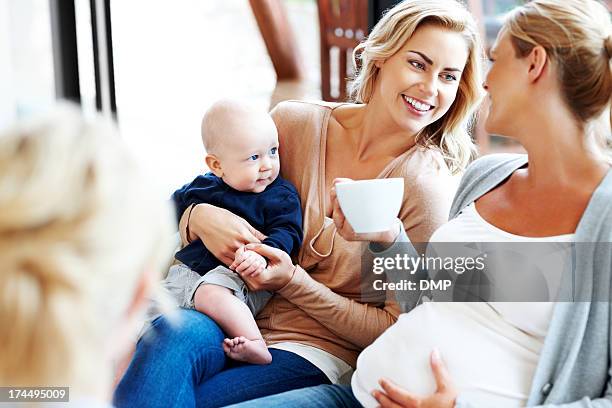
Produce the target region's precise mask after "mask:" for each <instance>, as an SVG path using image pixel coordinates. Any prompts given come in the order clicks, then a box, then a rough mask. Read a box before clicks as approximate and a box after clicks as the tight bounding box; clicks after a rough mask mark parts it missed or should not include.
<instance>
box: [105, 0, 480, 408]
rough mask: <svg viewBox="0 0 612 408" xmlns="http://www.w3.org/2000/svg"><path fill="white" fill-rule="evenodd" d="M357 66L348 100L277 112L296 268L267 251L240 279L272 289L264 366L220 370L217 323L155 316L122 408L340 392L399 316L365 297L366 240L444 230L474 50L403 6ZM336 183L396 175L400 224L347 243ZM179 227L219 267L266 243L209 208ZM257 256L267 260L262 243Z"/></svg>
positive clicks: (466, 149)
mask: <svg viewBox="0 0 612 408" xmlns="http://www.w3.org/2000/svg"><path fill="white" fill-rule="evenodd" d="M356 57H357V60H358V62H359V66H360V67H361V70H360V71H359V74H358V75H357V77H356V80H355V82H354V83H353V95H354V97H355V100H356V103H346V104H330V103H324V102H316V103H312V102H295V101H294V102H285V103H282V104H280V105H278V106H277V107H276V108H275V109H274V110H273V112H272V117H273V119H274V121H275V123H276V126H277V128H278V131H279V141H280V147H279V149H280V157H281V158H282V159H281V175H282V176H283V177H284V178H286V179H287V180H288V181H290V182H291V183H292V184H293V185H295V186H296V188H297V190H298V193H299V195H300V199H301V202H302V208H303V214H304V245H303V246H302V248H301V250H300V253H299V256H298V257H297V265H294V264H293V263H290V267H288V268H279V267H278V265H275V262H276V261H275V259H276V258H275V256H274V255H271V256H270V257H269V260H270V263H269V266H270V268H269V269H268V270H266V272H265V273H262V274H261V275H260V276H259V277H258V278H249V277H244V278H245V281H246V282H247V283H248V284H249V285H250V286H251V287H253V288H255V289H267V290H271V291H275V292H276V295H275V296H274V297H273V299H272V300H271V301H270V303H269V304H268V305H267V306H266V308H265V309H264V310H263V311H262V312H261V313H260V314H259V315H258V317H257V323H258V326H259V327H260V329H261V332H262V334H263V336H264V339H265V340H266V342H267V343H268V345H269V346H270V351H271V353H272V357H273V358H272V363H271V364H270V365H267V366H254V365H248V364H234V363H231V362H228V361H226V358H225V356H224V354H223V350H222V348H221V342H222V341H223V338H224V334H223V333H222V332H221V330H220V329H219V327H218V326H217V325H216V324H215V323H214V322H213V321H212V320H210V319H209V318H207V317H206V316H204V315H201V314H196V313H190V312H189V311H183V312H182V315H183V318H184V320H185V321H186V322H188V325H187V326H186V327H182V328H181V329H179V330H173V329H172V328H171V327H169V326H168V324H167V323H166V321H165V319H164V318H160V319H158V320H157V321H155V322H153V325H154V326H155V328H156V329H157V333H158V336H157V337H156V339H155V340H154V341H153V342H151V343H144V342H141V344H140V345H139V347H138V348H137V351H136V354H135V357H134V359H133V361H132V364H131V366H130V367H129V369H128V371H127V373H126V375H125V377H124V378H123V380H122V382H121V383H120V385H119V387H118V389H117V392H116V394H115V396H116V398H115V401H116V404H117V405H118V406H126V407H139V406H142V407H157V406H159V407H161V406H183V407H187V406H196V405H197V406H199V407H213V406H223V405H227V404H230V403H235V402H239V401H244V400H248V399H252V398H256V397H260V396H264V395H269V394H275V393H278V392H282V391H286V390H290V389H294V388H301V387H305V386H309V385H317V384H329V383H337V382H338V381H340V380H341V378H342V377H344V378H345V379H346V378H348V377H349V376H350V374H351V372H352V368H353V367H354V366H355V362H356V359H357V355H358V354H359V352H360V351H361V350H362V349H363V348H364V347H366V346H368V345H369V344H370V343H371V342H372V341H374V339H376V338H377V337H378V336H379V335H380V334H381V333H383V332H384V331H385V330H386V329H387V328H388V327H389V326H391V325H392V324H393V323H394V322H395V321H396V319H397V316H398V315H399V313H400V309H399V307H398V305H397V304H396V303H395V302H394V301H387V302H378V303H375V302H371V303H365V302H362V299H361V288H360V265H361V254H362V251H363V246H362V242H364V241H365V242H371V243H372V244H374V245H375V246H376V244H379V245H378V246H380V245H383V246H384V244H390V243H392V242H394V241H396V240H405V239H407V238H406V234H408V236H409V237H410V238H411V239H413V240H415V241H420V242H423V241H427V240H428V239H429V236H430V235H431V233H432V232H433V231H434V230H435V229H436V228H437V227H438V226H439V225H440V224H441V223H443V222H444V221H445V219H446V216H447V213H448V210H449V208H450V203H451V197H452V194H453V192H454V190H455V188H456V179H455V178H454V177H453V175H454V174H458V173H461V172H462V170H463V169H464V168H465V166H466V165H467V163H468V161H469V159H470V157H471V155H472V153H473V151H474V146H473V144H472V141H471V139H470V136H469V134H468V133H467V128H468V125H469V121H470V118H471V114H472V112H473V110H474V108H475V105H476V103H477V101H478V99H479V88H480V77H479V72H480V71H479V64H480V59H481V54H480V45H479V42H478V39H477V29H476V25H475V23H474V21H473V19H472V17H471V15H470V14H469V13H468V12H467V11H466V9H465V8H464V7H463V6H462V5H461V4H460V3H459V2H455V1H438V0H435V1H434V0H407V1H404V2H402V3H400V4H399V5H397V6H396V7H394V8H392V9H391V10H390V11H389V12H388V13H387V14H386V15H385V17H384V18H383V19H382V20H381V21H380V22H379V23H378V25H377V26H376V27H375V28H374V29H373V31H372V33H371V34H370V36H369V38H368V39H367V40H366V41H365V42H364V43H363V44H362V45H361V46H360V47H358V49H357V50H356ZM340 177H348V178H353V179H372V178H386V177H403V178H404V180H405V199H404V202H403V205H402V209H401V211H400V215H399V218H400V219H401V226H400V223H397V224H396V225H395V226H394V227H393V228H392V230H390V231H386V232H383V233H377V234H367V235H359V234H355V233H354V232H353V231H352V230H351V229H350V226H349V225H348V224H343V223H342V222H341V214H340V212H339V208H338V205H337V203H336V202H335V200H334V199H333V198H332V196H331V195H330V191H331V188H332V186H333V183H334V180H335V179H337V178H340ZM180 225H181V228H180V230H181V233H182V234H183V239H185V241H187V239H186V237H185V234H186V231H189V232H190V233H191V236H190V237H189V240H188V241H192V240H194V239H201V240H202V241H203V243H204V244H205V246H206V247H207V248H208V249H209V250H210V251H211V252H212V253H213V254H214V255H215V256H216V257H217V258H218V259H220V260H221V261H223V262H225V263H226V264H227V265H230V264H231V263H232V262H233V260H234V253H235V251H236V250H237V249H238V248H239V247H240V246H242V245H243V244H248V243H257V242H259V239H258V238H262V235H261V234H260V232H258V231H255V230H254V228H253V227H252V226H250V225H248V223H246V222H245V221H244V220H243V219H242V218H240V217H237V216H235V215H233V214H231V213H229V212H227V211H225V210H223V209H221V208H216V207H214V206H211V205H206V204H205V205H197V206H196V207H195V208H194V209H193V212H192V213H191V217H189V216H188V214H184V215H183V217H182V220H181V224H180ZM187 226H188V228H187ZM258 250H259V251H262V254H263V255H264V256H267V255H269V253H268V252H266V251H268V249H267V247H265V246H263V247H258ZM306 271H308V272H306Z"/></svg>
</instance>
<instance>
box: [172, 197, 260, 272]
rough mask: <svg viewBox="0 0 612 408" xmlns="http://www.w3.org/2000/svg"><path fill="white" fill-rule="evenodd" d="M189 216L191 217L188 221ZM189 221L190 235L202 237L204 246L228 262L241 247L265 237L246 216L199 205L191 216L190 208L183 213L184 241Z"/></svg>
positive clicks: (182, 228) (206, 205)
mask: <svg viewBox="0 0 612 408" xmlns="http://www.w3.org/2000/svg"><path fill="white" fill-rule="evenodd" d="M187 218H189V220H187ZM187 222H189V232H190V234H189V235H190V237H189V238H188V239H187V240H188V241H193V240H194V239H196V238H199V239H200V240H202V243H203V244H204V246H205V247H206V248H207V249H208V250H209V251H210V252H211V253H212V254H213V255H214V256H215V257H216V258H217V259H219V260H220V261H221V262H223V263H224V264H225V265H231V264H232V263H233V262H234V254H235V253H236V251H237V250H238V248H240V247H242V246H243V245H246V244H250V243H260V242H261V241H262V240H263V239H265V238H266V236H265V235H264V234H262V233H261V232H259V231H257V230H256V229H255V228H253V227H252V226H251V224H249V223H248V222H247V221H246V220H245V219H244V218H242V217H239V216H237V215H235V214H233V213H232V212H231V211H228V210H226V209H224V208H219V207H215V206H214V205H210V204H197V205H196V206H195V207H194V208H193V210H192V212H191V217H189V208H188V209H187V210H186V211H185V213H183V216H182V217H181V223H180V231H181V233H182V235H181V238H182V239H183V240H185V238H186V237H184V236H183V235H184V231H186V230H187V228H186V226H187Z"/></svg>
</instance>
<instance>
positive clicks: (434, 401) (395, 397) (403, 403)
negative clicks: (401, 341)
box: [372, 350, 457, 408]
mask: <svg viewBox="0 0 612 408" xmlns="http://www.w3.org/2000/svg"><path fill="white" fill-rule="evenodd" d="M430 363H431V371H432V372H433V375H434V378H435V380H436V391H435V392H434V393H433V394H430V395H426V396H421V395H416V394H414V393H410V392H408V391H407V390H405V389H403V388H402V387H400V386H398V385H397V384H395V383H394V382H393V381H391V380H389V379H387V378H381V380H380V381H379V384H380V386H381V387H382V389H383V390H382V391H379V390H375V391H374V392H372V396H373V397H374V398H375V399H376V401H378V403H379V404H380V406H381V407H382V408H397V407H401V408H452V407H454V406H455V399H456V398H457V390H456V388H455V386H454V384H453V382H452V380H451V378H450V375H449V373H448V370H447V368H446V365H445V364H444V362H443V361H442V358H441V357H440V353H439V352H438V350H434V351H433V352H432V353H431V358H430Z"/></svg>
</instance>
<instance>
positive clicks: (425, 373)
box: [352, 303, 543, 408]
mask: <svg viewBox="0 0 612 408" xmlns="http://www.w3.org/2000/svg"><path fill="white" fill-rule="evenodd" d="M542 344H543V338H541V337H536V336H533V335H530V334H527V333H525V332H523V331H521V330H519V329H517V328H516V327H515V326H513V325H512V324H510V323H508V322H506V321H505V320H504V319H503V318H501V317H500V315H499V314H498V313H497V312H496V311H495V310H494V309H492V308H491V307H490V306H489V305H488V304H486V303H424V304H422V305H420V306H418V307H417V308H415V309H414V310H413V311H412V312H410V313H405V314H402V315H401V316H400V318H399V320H398V321H397V323H396V324H394V325H393V326H391V327H390V328H389V329H388V330H387V331H386V332H384V333H383V334H382V336H380V337H379V338H378V339H377V340H376V341H375V342H374V343H373V344H372V345H370V346H369V347H368V348H366V349H365V350H364V351H363V352H362V353H361V355H360V356H359V359H358V360H357V370H356V372H355V374H354V376H353V379H352V387H353V392H354V393H355V396H356V397H357V399H358V400H359V401H360V402H361V403H362V404H363V405H364V406H365V407H374V406H377V405H378V404H377V402H376V400H374V398H372V396H371V393H372V391H373V390H374V389H380V386H379V385H378V380H379V379H380V378H382V377H386V378H389V379H391V380H392V381H394V382H395V383H397V384H399V385H400V386H402V387H403V388H405V389H406V390H408V391H410V392H413V393H416V394H419V395H428V394H431V393H433V392H434V391H435V389H436V386H435V381H434V377H433V374H432V371H431V365H430V355H431V352H432V351H433V349H434V348H438V350H439V351H440V354H441V356H442V359H443V360H444V362H445V363H446V365H447V366H448V370H449V372H450V375H451V378H452V379H453V380H454V382H455V384H456V385H457V387H458V389H459V392H460V395H461V396H462V398H464V399H466V400H467V401H469V402H471V403H473V404H474V405H475V406H477V407H487V408H489V407H495V408H501V407H518V406H524V405H525V402H526V400H527V397H528V395H529V391H530V385H531V380H532V378H533V374H534V372H535V368H536V365H537V362H538V357H539V354H540V350H541V348H542Z"/></svg>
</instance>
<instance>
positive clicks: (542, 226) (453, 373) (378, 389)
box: [241, 0, 612, 408]
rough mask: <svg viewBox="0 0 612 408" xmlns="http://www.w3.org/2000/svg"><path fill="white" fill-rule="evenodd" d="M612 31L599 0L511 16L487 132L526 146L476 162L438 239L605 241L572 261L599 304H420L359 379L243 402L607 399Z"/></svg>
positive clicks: (365, 359) (502, 39)
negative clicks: (517, 152)
mask: <svg viewBox="0 0 612 408" xmlns="http://www.w3.org/2000/svg"><path fill="white" fill-rule="evenodd" d="M611 35H612V26H611V24H610V16H609V13H608V11H607V10H606V9H605V8H604V7H603V6H602V5H601V4H599V3H598V2H596V1H594V0H586V1H584V0H582V1H580V0H564V1H556V0H555V1H553V0H534V1H531V2H529V3H527V4H526V5H525V6H522V7H520V8H517V9H516V10H514V11H513V12H511V13H510V15H509V16H508V17H507V20H506V22H505V24H504V26H503V28H502V30H501V32H500V34H499V36H498V38H497V41H496V43H495V45H494V47H493V49H492V51H491V68H490V71H489V73H488V76H487V79H486V81H485V85H484V86H485V89H486V90H487V91H488V93H489V97H490V102H491V107H490V111H489V115H488V117H487V120H486V128H487V130H488V131H489V132H491V133H495V134H501V135H506V136H509V137H512V138H513V139H515V140H517V141H518V142H520V143H521V144H522V145H523V146H524V147H525V149H526V150H527V156H523V155H492V156H488V157H484V158H482V159H480V160H478V161H476V162H474V163H473V164H472V165H471V166H470V168H469V169H468V171H467V172H466V174H465V175H464V177H463V180H462V183H461V184H460V186H459V190H458V192H457V195H456V196H455V201H454V204H453V206H452V208H451V212H450V221H449V222H448V223H447V224H445V225H443V226H442V227H440V228H439V229H438V230H437V231H436V232H435V233H434V234H433V236H432V238H431V241H432V242H436V241H440V242H448V241H472V242H478V241H482V242H520V243H525V242H526V243H531V242H541V241H545V242H557V243H558V242H566V243H567V242H575V243H585V242H588V243H593V242H595V243H598V244H597V245H592V244H591V245H589V246H586V245H583V246H579V245H578V244H577V245H576V258H575V261H574V262H575V263H574V265H575V270H576V271H577V272H578V273H579V275H578V276H579V279H578V280H577V281H576V283H575V287H574V289H575V293H576V297H577V298H578V299H579V300H586V299H592V300H593V302H586V301H583V302H573V303H572V302H559V303H547V302H542V303H538V304H536V305H535V306H534V307H531V308H525V307H524V304H520V303H519V304H512V303H506V304H490V303H471V304H470V303H432V302H428V303H424V304H422V305H419V306H417V307H416V308H415V309H414V310H412V311H411V312H409V313H406V314H403V315H402V316H400V318H399V320H398V322H397V323H396V324H395V325H393V326H392V327H391V328H390V329H389V330H387V331H386V332H385V333H384V334H383V335H382V336H381V337H380V338H378V339H377V340H376V341H375V342H374V343H373V344H372V345H371V346H370V347H368V348H366V349H365V350H364V352H363V353H362V354H361V355H360V357H359V359H358V361H357V370H356V373H355V375H354V376H353V378H352V387H341V386H321V387H314V388H308V389H304V390H298V391H294V392H291V393H284V394H280V395H276V396H272V397H269V398H265V399H261V400H256V401H252V402H249V403H245V404H244V405H241V406H245V407H259V406H261V407H276V406H279V407H280V406H291V407H333V406H337V407H360V406H366V407H373V406H378V405H380V406H382V407H439V408H446V407H453V406H455V407H468V406H474V407H485V408H490V407H495V408H498V407H523V406H542V405H543V406H546V407H553V406H559V407H561V406H562V407H567V408H570V407H571V408H587V407H593V408H594V407H600V408H601V407H612V383H611V380H610V375H611V366H610V357H611V344H612V343H611V341H610V330H611V328H612V311H611V306H610V305H611V304H612V303H611V302H610V285H611V283H610V282H612V276H611V275H612V250H611V245H612V244H611V242H612V171H611V170H610V164H611V160H610V149H609V140H606V139H609V137H610V116H609V108H610V97H611V94H612V75H611V72H610V58H611V56H612V37H611ZM587 248H588V249H587ZM507 262H512V259H510V258H509V259H508V260H507ZM434 350H439V352H438V351H434ZM430 366H431V369H430ZM385 377H386V378H389V379H390V380H388V379H384V378H385Z"/></svg>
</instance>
